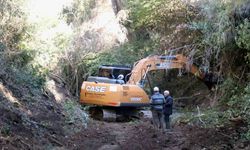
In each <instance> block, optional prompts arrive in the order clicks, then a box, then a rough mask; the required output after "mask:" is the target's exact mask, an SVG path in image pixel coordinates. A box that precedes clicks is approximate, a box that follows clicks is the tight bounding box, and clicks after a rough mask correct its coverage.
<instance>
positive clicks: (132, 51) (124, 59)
mask: <svg viewBox="0 0 250 150" xmlns="http://www.w3.org/2000/svg"><path fill="white" fill-rule="evenodd" d="M145 43H146V44H145ZM157 50H158V48H157V42H156V41H152V40H148V41H147V42H146V41H144V40H138V41H133V42H130V43H126V44H124V45H122V46H120V47H117V48H114V49H111V50H107V51H104V52H101V53H98V54H95V53H92V54H89V55H88V57H86V59H85V60H83V61H84V62H83V63H84V64H85V65H86V67H87V70H88V74H96V73H97V70H98V67H99V66H100V65H103V64H105V65H127V66H131V67H132V66H133V64H134V63H135V62H136V61H138V60H140V59H142V58H145V57H147V56H149V55H152V54H156V53H158V52H157Z"/></svg>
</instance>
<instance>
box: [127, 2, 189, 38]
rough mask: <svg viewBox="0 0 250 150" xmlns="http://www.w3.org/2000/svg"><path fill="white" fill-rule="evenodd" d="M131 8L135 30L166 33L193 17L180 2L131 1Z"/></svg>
mask: <svg viewBox="0 0 250 150" xmlns="http://www.w3.org/2000/svg"><path fill="white" fill-rule="evenodd" d="M129 6H130V8H131V20H133V21H134V22H133V26H134V28H141V27H144V28H145V27H146V28H151V29H152V28H154V29H157V30H159V31H162V32H164V33H166V32H167V31H169V30H171V29H173V28H175V26H173V25H176V24H178V23H180V22H186V21H187V19H188V17H190V16H191V11H188V8H187V5H186V4H185V3H183V2H182V1H180V0H177V1H173V0H153V1H148V0H136V1H133V0H130V1H129ZM164 30H165V31H164ZM166 30H167V31H166Z"/></svg>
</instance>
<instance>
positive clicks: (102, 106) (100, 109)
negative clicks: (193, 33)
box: [80, 54, 218, 121]
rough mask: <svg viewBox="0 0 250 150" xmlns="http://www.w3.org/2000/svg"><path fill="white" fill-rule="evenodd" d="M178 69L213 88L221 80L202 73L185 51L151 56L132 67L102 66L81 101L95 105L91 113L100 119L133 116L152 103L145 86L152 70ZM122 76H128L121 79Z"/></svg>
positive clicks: (84, 87)
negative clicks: (183, 52) (169, 54)
mask: <svg viewBox="0 0 250 150" xmlns="http://www.w3.org/2000/svg"><path fill="white" fill-rule="evenodd" d="M174 68H179V69H185V70H186V71H188V72H191V73H192V74H194V75H195V76H196V77H198V78H199V79H200V80H202V81H204V82H205V84H206V85H207V86H208V87H209V88H211V87H212V86H213V85H215V84H216V83H217V82H218V81H217V79H216V78H214V77H213V75H212V74H206V73H202V72H201V71H200V70H199V69H198V68H197V67H196V66H195V65H193V64H192V63H190V61H189V60H188V58H187V57H185V56H184V55H182V54H177V55H173V56H157V55H155V56H148V57H146V58H143V59H141V60H139V61H138V62H136V63H135V64H134V66H133V68H132V69H131V68H130V67H128V66H111V65H110V66H109V65H103V66H101V67H100V68H99V74H98V76H90V77H88V79H87V81H84V82H83V84H82V86H81V93H80V103H82V104H84V105H90V106H92V107H90V114H91V116H93V117H95V118H98V119H103V120H112V121H114V120H116V119H118V118H123V117H124V116H126V117H127V116H131V115H132V114H135V112H137V109H138V108H142V107H145V106H149V105H150V98H149V96H148V95H147V93H146V92H145V90H144V89H143V87H144V85H145V83H146V80H147V75H148V72H150V71H152V70H166V69H174ZM119 75H123V76H124V77H125V78H123V79H118V77H119ZM120 80H123V81H122V82H120Z"/></svg>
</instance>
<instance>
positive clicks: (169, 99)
mask: <svg viewBox="0 0 250 150" xmlns="http://www.w3.org/2000/svg"><path fill="white" fill-rule="evenodd" d="M172 105H173V98H172V97H171V96H168V97H167V98H166V104H165V106H172Z"/></svg>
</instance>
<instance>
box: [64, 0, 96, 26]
mask: <svg viewBox="0 0 250 150" xmlns="http://www.w3.org/2000/svg"><path fill="white" fill-rule="evenodd" d="M95 3H96V2H95V0H84V1H82V0H74V1H73V3H72V5H71V6H69V7H65V8H64V9H63V11H62V14H63V16H64V18H65V19H66V22H67V23H68V24H70V23H73V24H74V25H76V26H78V25H80V24H82V23H83V22H84V21H86V20H88V19H89V18H90V16H91V9H92V8H94V6H95Z"/></svg>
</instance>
